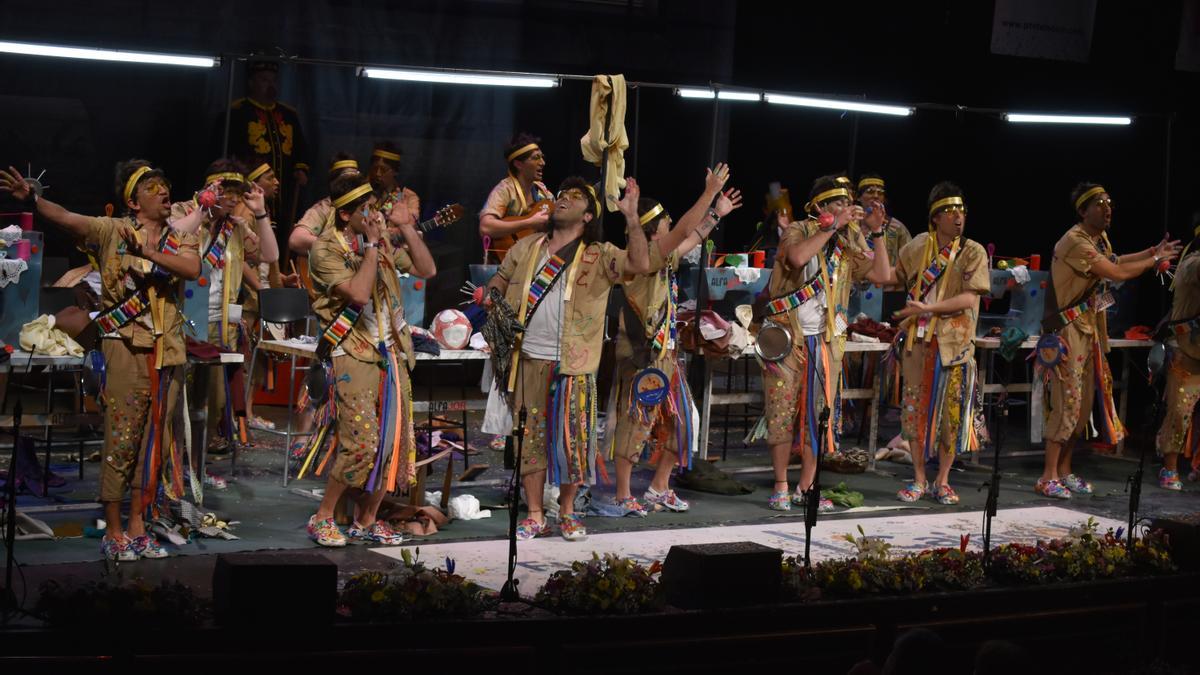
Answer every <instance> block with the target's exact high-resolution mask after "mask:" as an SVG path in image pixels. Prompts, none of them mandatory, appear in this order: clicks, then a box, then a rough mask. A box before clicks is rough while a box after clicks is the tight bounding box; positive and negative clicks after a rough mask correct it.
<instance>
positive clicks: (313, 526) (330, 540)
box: [308, 515, 346, 548]
mask: <svg viewBox="0 0 1200 675" xmlns="http://www.w3.org/2000/svg"><path fill="white" fill-rule="evenodd" d="M308 538H309V539H312V540H313V541H315V542H317V544H319V545H321V546H329V547H332V548H340V547H342V546H345V545H346V536H345V535H344V534H342V531H341V530H339V529H338V526H337V523H335V522H333V518H326V519H325V520H321V521H318V520H317V516H316V515H313V516H311V517H310V518H309V519H308Z"/></svg>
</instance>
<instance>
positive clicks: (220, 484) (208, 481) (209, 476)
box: [204, 472, 229, 490]
mask: <svg viewBox="0 0 1200 675" xmlns="http://www.w3.org/2000/svg"><path fill="white" fill-rule="evenodd" d="M204 487H208V488H212V489H214V490H224V489H226V488H228V487H229V482H228V481H226V480H225V477H224V476H218V475H217V474H215V473H208V472H205V473H204Z"/></svg>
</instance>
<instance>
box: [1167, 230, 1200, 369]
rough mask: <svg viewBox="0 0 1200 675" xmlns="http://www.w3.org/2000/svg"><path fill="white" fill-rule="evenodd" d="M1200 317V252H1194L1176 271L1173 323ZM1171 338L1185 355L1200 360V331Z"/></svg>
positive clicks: (1172, 304) (1171, 316)
mask: <svg viewBox="0 0 1200 675" xmlns="http://www.w3.org/2000/svg"><path fill="white" fill-rule="evenodd" d="M1197 316H1200V251H1192V252H1189V253H1188V254H1187V256H1186V257H1185V258H1184V259H1183V260H1182V261H1180V263H1179V267H1178V268H1176V270H1175V295H1174V297H1172V298H1171V314H1170V317H1169V319H1170V320H1171V321H1189V320H1191V319H1194V318H1196V317H1197ZM1172 335H1173V337H1171V338H1170V341H1173V343H1174V344H1175V346H1177V347H1178V348H1179V350H1180V351H1182V352H1183V353H1184V354H1187V355H1188V356H1189V357H1191V358H1193V359H1197V360H1200V331H1195V330H1193V331H1191V332H1188V333H1185V334H1184V335H1183V336H1174V334H1172Z"/></svg>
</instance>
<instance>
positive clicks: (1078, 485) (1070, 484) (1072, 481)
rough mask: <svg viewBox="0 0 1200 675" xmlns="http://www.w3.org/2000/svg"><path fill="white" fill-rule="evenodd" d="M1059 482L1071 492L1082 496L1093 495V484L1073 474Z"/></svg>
mask: <svg viewBox="0 0 1200 675" xmlns="http://www.w3.org/2000/svg"><path fill="white" fill-rule="evenodd" d="M1059 481H1061V482H1062V484H1063V485H1065V486H1067V489H1068V490H1070V491H1071V492H1078V493H1079V494H1081V495H1090V494H1092V484H1091V483H1089V482H1087V481H1086V480H1084V479H1082V478H1080V477H1079V476H1076V475H1075V474H1073V473H1069V474H1067V475H1065V476H1063V477H1062V478H1060V479H1059Z"/></svg>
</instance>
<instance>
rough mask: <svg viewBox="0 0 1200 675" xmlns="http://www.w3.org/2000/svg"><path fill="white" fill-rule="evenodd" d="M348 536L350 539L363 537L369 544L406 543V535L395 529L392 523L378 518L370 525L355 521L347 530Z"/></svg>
mask: <svg viewBox="0 0 1200 675" xmlns="http://www.w3.org/2000/svg"><path fill="white" fill-rule="evenodd" d="M346 536H347V537H349V538H350V539H361V540H363V541H364V542H366V543H368V544H379V545H381V546H399V545H400V544H403V543H404V535H403V534H401V533H400V532H397V531H395V530H393V529H392V526H391V525H388V524H387V523H385V522H384V521H382V520H376V521H375V522H374V523H371V526H370V527H363V526H362V525H359V524H358V523H354V524H353V525H351V526H350V529H349V530H346Z"/></svg>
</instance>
